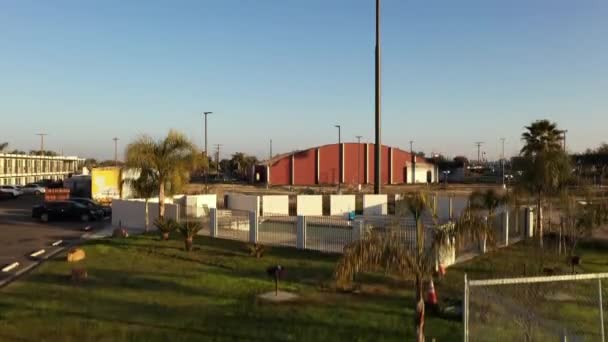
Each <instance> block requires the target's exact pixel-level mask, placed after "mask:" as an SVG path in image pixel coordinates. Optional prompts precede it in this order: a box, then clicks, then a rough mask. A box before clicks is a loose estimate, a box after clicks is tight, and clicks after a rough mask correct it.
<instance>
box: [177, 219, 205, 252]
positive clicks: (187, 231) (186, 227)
mask: <svg viewBox="0 0 608 342" xmlns="http://www.w3.org/2000/svg"><path fill="white" fill-rule="evenodd" d="M201 228H202V227H201V225H200V223H198V222H191V221H186V222H184V223H181V224H179V225H178V226H177V230H178V231H179V232H180V233H181V234H182V236H183V237H184V244H185V249H186V251H188V252H189V251H191V250H192V240H193V239H194V236H195V235H196V233H198V232H199V231H200V230H201Z"/></svg>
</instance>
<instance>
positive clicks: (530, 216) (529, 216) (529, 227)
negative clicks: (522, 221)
mask: <svg viewBox="0 0 608 342" xmlns="http://www.w3.org/2000/svg"><path fill="white" fill-rule="evenodd" d="M533 236H534V211H533V210H532V208H530V207H527V208H526V238H531V237H533Z"/></svg>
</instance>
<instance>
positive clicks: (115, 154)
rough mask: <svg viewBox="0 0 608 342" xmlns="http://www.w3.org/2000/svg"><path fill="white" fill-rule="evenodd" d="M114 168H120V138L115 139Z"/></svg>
mask: <svg viewBox="0 0 608 342" xmlns="http://www.w3.org/2000/svg"><path fill="white" fill-rule="evenodd" d="M112 140H114V166H118V140H120V139H118V138H116V137H114V138H113V139H112Z"/></svg>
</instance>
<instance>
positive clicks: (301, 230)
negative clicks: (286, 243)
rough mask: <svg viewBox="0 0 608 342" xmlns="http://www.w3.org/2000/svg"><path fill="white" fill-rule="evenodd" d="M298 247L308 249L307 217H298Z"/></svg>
mask: <svg viewBox="0 0 608 342" xmlns="http://www.w3.org/2000/svg"><path fill="white" fill-rule="evenodd" d="M296 247H297V248H298V249H306V216H302V215H299V216H298V220H297V226H296Z"/></svg>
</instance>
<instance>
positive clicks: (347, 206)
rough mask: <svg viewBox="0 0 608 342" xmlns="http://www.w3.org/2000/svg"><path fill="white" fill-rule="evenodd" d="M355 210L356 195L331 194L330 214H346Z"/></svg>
mask: <svg viewBox="0 0 608 342" xmlns="http://www.w3.org/2000/svg"><path fill="white" fill-rule="evenodd" d="M354 210H355V195H331V196H329V214H330V215H332V216H333V215H344V214H346V213H348V212H351V211H354Z"/></svg>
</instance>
